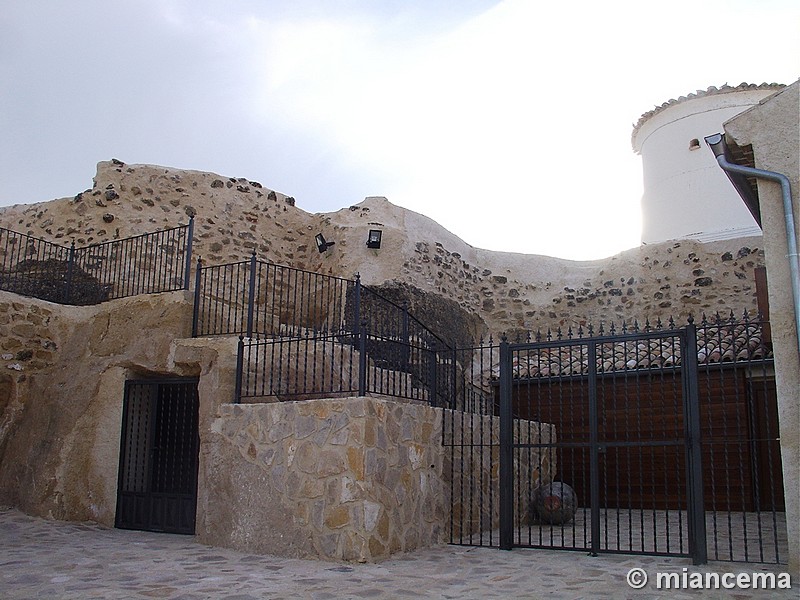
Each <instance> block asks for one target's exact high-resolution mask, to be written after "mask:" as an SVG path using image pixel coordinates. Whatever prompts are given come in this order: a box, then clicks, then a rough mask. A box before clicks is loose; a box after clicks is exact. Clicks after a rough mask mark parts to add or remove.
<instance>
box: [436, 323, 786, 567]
mask: <svg viewBox="0 0 800 600" xmlns="http://www.w3.org/2000/svg"><path fill="white" fill-rule="evenodd" d="M766 332H768V327H767V324H766V323H762V322H761V321H759V320H758V319H755V318H752V317H750V316H749V315H747V314H744V315H743V316H742V317H739V318H735V317H734V315H730V316H728V317H722V316H720V315H715V316H713V317H705V316H704V317H703V318H702V319H701V320H700V322H699V323H693V322H690V323H689V324H688V325H687V326H684V327H677V326H676V325H675V323H674V322H673V321H670V322H669V323H668V324H667V325H666V326H662V325H661V323H657V324H656V325H654V326H652V327H651V326H650V325H649V324H645V326H644V327H639V326H638V325H636V324H634V325H632V326H625V325H623V326H621V327H614V326H612V327H606V328H598V329H592V328H591V327H587V328H585V329H578V330H576V331H571V330H566V331H560V330H556V331H554V332H546V333H545V334H536V335H533V336H529V337H528V338H527V339H525V340H517V341H516V342H515V343H509V342H507V341H505V340H504V342H502V343H501V344H499V347H498V345H497V344H495V343H493V342H492V341H491V340H490V341H489V342H488V343H481V344H480V345H478V346H476V347H475V348H473V349H471V350H464V351H463V354H462V351H461V350H459V351H458V352H459V358H458V359H457V360H456V361H455V362H456V363H458V365H459V369H460V370H459V371H458V372H457V375H458V376H459V378H460V379H458V378H457V379H455V381H457V382H458V383H457V384H456V385H455V386H453V387H452V388H451V391H452V393H453V396H452V403H451V406H452V407H453V408H454V409H455V410H453V411H445V415H444V421H443V422H444V445H445V446H446V447H447V448H448V452H447V454H446V456H445V469H446V471H447V472H448V473H449V474H450V485H451V489H450V498H451V502H452V511H451V520H450V541H451V543H455V544H464V545H480V546H494V547H501V546H503V547H511V546H525V547H546V548H559V549H569V550H584V551H591V552H595V553H596V552H624V553H640V554H663V555H677V556H691V557H692V558H693V559H694V560H695V562H698V563H702V562H705V560H706V559H708V560H721V561H743V562H760V563H785V562H786V560H787V547H788V543H787V537H786V536H787V533H786V514H785V504H784V494H783V479H782V474H781V462H780V440H779V435H778V416H777V398H776V393H775V384H774V370H773V365H772V352H771V343H770V340H769V338H768V333H766ZM504 344H505V348H506V349H505V350H502V348H503V347H504ZM503 352H505V357H501V355H502V354H503ZM469 356H471V357H472V362H471V363H470V362H469V358H468V357H469ZM470 364H471V366H470ZM503 387H505V390H506V391H505V394H507V396H506V400H505V407H506V411H507V412H506V413H505V415H504V414H503V412H502V411H501V402H502V400H501V398H502V394H501V389H502V388H503ZM471 398H477V401H471V400H470V399H471ZM502 421H504V422H505V423H506V425H505V430H504V429H503V425H501V422H502ZM551 426H553V427H554V428H555V430H554V431H553V430H552V429H551ZM503 435H505V436H507V438H505V439H504V438H503ZM504 457H505V458H504ZM504 460H505V464H504V466H501V465H502V464H503V461H504ZM530 473H534V474H535V477H534V476H533V475H530ZM503 477H504V478H505V479H504V480H503V479H502V478H503ZM561 486H569V490H567V489H566V488H562V487H561ZM542 490H548V492H547V493H550V494H553V495H555V494H558V497H557V498H556V500H553V498H552V497H545V496H546V494H545V492H543V491H542ZM568 491H569V492H574V496H570V495H569V493H567V492H568ZM540 500H542V501H549V502H551V504H550V508H551V509H552V508H553V507H554V506H557V505H560V506H563V507H565V508H566V507H569V506H570V502H572V503H573V504H572V507H574V509H575V510H574V513H572V514H569V515H567V516H566V517H564V518H563V519H561V520H559V518H557V517H558V515H556V517H553V516H552V515H548V514H544V513H542V512H541V511H542V510H544V509H542V508H541V507H539V506H538V505H537V502H538V501H540ZM504 503H505V504H504ZM545 504H546V502H545ZM545 508H546V506H545ZM537 511H539V512H537ZM501 524H505V527H506V529H505V533H504V532H503V528H502V527H501Z"/></svg>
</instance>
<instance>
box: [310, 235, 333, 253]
mask: <svg viewBox="0 0 800 600" xmlns="http://www.w3.org/2000/svg"><path fill="white" fill-rule="evenodd" d="M314 241H315V242H316V243H317V250H319V251H320V254H322V253H323V252H325V250H327V249H328V248H330V247H331V246H333V245H334V244H335V243H336V242H326V241H325V236H324V235H322V234H321V233H318V234H317V235H315V236H314Z"/></svg>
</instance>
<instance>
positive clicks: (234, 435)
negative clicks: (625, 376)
mask: <svg viewBox="0 0 800 600" xmlns="http://www.w3.org/2000/svg"><path fill="white" fill-rule="evenodd" d="M447 413H448V411H444V410H442V409H435V408H431V407H430V406H427V405H426V404H423V403H415V402H402V401H395V400H389V399H384V398H377V397H376V398H373V397H364V398H343V399H334V400H332V399H325V400H306V401H301V402H281V403H274V404H256V405H252V404H251V405H221V406H220V407H219V413H218V417H217V419H216V420H214V422H213V423H212V426H211V435H210V436H209V439H208V440H207V442H206V443H205V444H204V449H203V450H202V451H201V452H202V454H203V456H204V461H202V462H201V475H200V479H201V480H202V481H205V482H206V483H205V490H203V491H201V493H202V495H203V497H201V498H200V499H199V506H200V507H202V510H198V515H199V517H198V531H197V534H198V536H199V538H200V540H201V541H204V542H205V543H209V544H212V545H221V546H228V547H233V548H236V549H238V550H241V551H245V552H266V553H272V554H279V555H282V556H292V557H317V558H323V559H329V560H346V561H362V562H363V561H376V560H380V559H383V558H386V557H388V556H389V555H391V554H393V553H396V552H404V551H410V550H414V549H415V548H420V547H425V546H430V545H436V544H440V543H443V542H446V541H449V540H448V537H447V534H448V530H449V521H450V514H451V506H450V503H451V497H450V482H451V477H453V472H452V470H453V469H454V470H455V471H456V473H457V475H456V476H457V477H458V478H459V481H458V485H459V489H466V492H465V494H466V495H465V496H464V497H472V498H477V497H478V496H479V493H481V490H480V489H478V488H477V486H480V485H482V484H484V485H485V486H486V487H487V489H486V490H483V492H484V493H486V497H487V498H488V489H489V488H491V489H493V490H494V494H495V500H497V495H496V494H497V491H496V488H497V485H498V471H497V469H498V465H499V463H498V449H499V446H497V445H496V444H494V445H492V444H491V443H490V442H489V440H491V439H494V440H497V436H498V435H499V431H498V422H497V419H494V422H493V423H490V422H489V418H488V417H476V418H474V419H470V418H467V419H466V420H465V419H463V418H458V419H453V418H452V416H450V417H449V418H448V414H447ZM445 421H447V422H448V423H449V424H450V427H451V429H449V430H448V431H449V432H450V433H451V434H452V437H449V436H448V439H450V440H451V442H452V440H453V439H455V440H466V439H478V437H479V435H480V429H483V430H486V431H485V436H486V439H487V448H486V451H485V452H482V453H480V455H478V454H475V453H474V452H473V451H471V450H466V451H464V452H465V455H464V456H463V457H462V455H461V454H460V452H461V451H462V450H463V448H460V447H459V448H454V445H453V444H452V443H446V444H444V445H443V437H442V436H443V432H442V427H443V424H444V422H445ZM465 423H466V425H465ZM453 427H454V428H455V429H452V428H453ZM462 428H470V430H471V429H472V428H475V431H469V432H467V431H466V430H462ZM536 429H537V428H533V430H536ZM539 429H543V430H546V431H547V432H551V431H552V427H551V426H545V427H544V428H539ZM534 454H536V456H534ZM473 455H474V456H473ZM523 455H524V456H523ZM523 455H520V456H521V457H522V458H519V460H522V461H523V462H524V463H525V464H520V465H519V471H520V472H524V473H527V476H526V478H525V482H527V483H525V484H526V485H527V484H532V485H534V486H535V485H536V484H537V482H538V481H539V480H540V478H541V481H544V479H545V478H547V477H550V473H552V471H553V470H554V466H551V465H550V464H549V462H548V459H549V455H548V454H546V453H543V454H542V456H541V458H539V456H538V454H537V453H536V452H533V453H523ZM462 458H463V459H464V460H462ZM490 458H492V459H493V460H490ZM465 463H466V467H464V470H465V472H464V473H463V476H462V474H461V471H460V470H461V468H462V465H465ZM533 463H535V464H536V467H533V466H532V464H533ZM481 470H483V471H485V472H484V473H483V477H482V476H481ZM515 470H516V468H515ZM466 471H470V472H468V473H467V472H466ZM469 486H476V487H475V489H473V490H470V489H469ZM462 500H463V498H462V497H459V498H457V499H456V504H457V505H458V506H457V507H456V511H457V512H458V515H459V516H458V519H457V521H458V523H459V525H458V526H459V531H458V532H456V535H463V534H469V533H477V532H478V531H479V530H480V529H481V528H491V527H496V526H497V523H498V519H497V504H499V502H495V504H494V514H492V513H491V512H489V513H487V510H489V509H488V508H487V507H488V506H489V504H488V503H487V505H486V506H484V507H482V510H481V509H479V507H478V506H477V503H476V504H475V505H474V506H472V507H467V506H464V505H463V503H462ZM462 513H463V514H462ZM467 513H469V514H467Z"/></svg>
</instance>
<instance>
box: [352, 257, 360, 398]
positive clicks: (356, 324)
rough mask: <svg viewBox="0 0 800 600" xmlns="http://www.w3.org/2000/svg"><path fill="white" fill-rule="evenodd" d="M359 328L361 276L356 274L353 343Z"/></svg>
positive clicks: (356, 338)
mask: <svg viewBox="0 0 800 600" xmlns="http://www.w3.org/2000/svg"><path fill="white" fill-rule="evenodd" d="M360 327H361V275H360V274H358V273H356V283H355V288H354V289H353V341H356V340H358V334H359V331H360V330H359V328H360ZM359 389H360V388H359Z"/></svg>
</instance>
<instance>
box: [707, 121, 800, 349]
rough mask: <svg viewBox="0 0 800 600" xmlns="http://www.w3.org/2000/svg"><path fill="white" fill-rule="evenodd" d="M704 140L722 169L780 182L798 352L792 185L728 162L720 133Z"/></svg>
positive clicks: (799, 304)
mask: <svg viewBox="0 0 800 600" xmlns="http://www.w3.org/2000/svg"><path fill="white" fill-rule="evenodd" d="M705 140H706V144H708V145H709V147H710V148H711V150H712V151H713V152H714V156H716V158H717V162H718V163H719V166H720V167H722V169H723V170H725V171H728V172H730V173H739V174H740V175H749V176H751V177H758V178H761V179H768V180H770V181H776V182H778V183H780V184H781V195H782V196H783V216H784V220H785V221H786V249H787V257H788V259H789V273H790V277H791V280H792V296H793V297H794V298H793V299H794V325H795V331H796V333H797V351H798V352H799V353H800V254H799V253H798V249H797V232H796V231H795V227H794V211H793V210H792V186H791V184H790V183H789V178H788V177H786V175H783V174H782V173H775V172H774V171H764V170H763V169H754V168H752V167H744V166H742V165H737V164H734V163H731V162H728V159H727V158H725V138H724V136H723V135H722V134H721V133H715V134H714V135H710V136H708V137H707V138H705Z"/></svg>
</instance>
